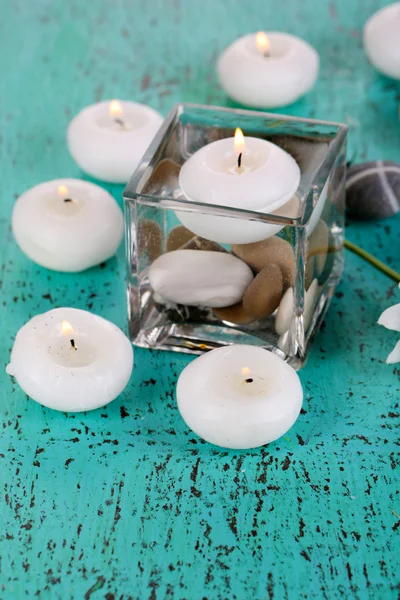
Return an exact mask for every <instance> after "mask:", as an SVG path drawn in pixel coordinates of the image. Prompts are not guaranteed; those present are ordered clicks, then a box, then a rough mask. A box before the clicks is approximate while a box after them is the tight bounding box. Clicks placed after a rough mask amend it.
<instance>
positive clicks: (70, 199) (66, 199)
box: [64, 198, 73, 202]
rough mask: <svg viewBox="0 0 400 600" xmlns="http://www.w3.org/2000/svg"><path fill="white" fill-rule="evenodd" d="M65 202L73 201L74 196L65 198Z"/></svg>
mask: <svg viewBox="0 0 400 600" xmlns="http://www.w3.org/2000/svg"><path fill="white" fill-rule="evenodd" d="M64 202H73V200H72V198H64Z"/></svg>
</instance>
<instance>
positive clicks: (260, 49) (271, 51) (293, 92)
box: [217, 31, 319, 108]
mask: <svg viewBox="0 0 400 600" xmlns="http://www.w3.org/2000/svg"><path fill="white" fill-rule="evenodd" d="M318 69H319V57H318V53H317V52H316V51H315V50H314V48H312V47H311V46H310V45H309V44H308V43H307V42H305V41H304V40H301V39H300V38H298V37H295V36H294V35H289V34H287V33H280V32H277V31H273V32H267V33H264V32H262V31H260V32H258V33H257V34H250V35H246V36H244V37H241V38H240V39H238V40H236V41H235V42H233V44H231V45H230V46H229V47H228V48H227V49H226V50H225V51H224V52H223V54H222V55H221V57H220V59H219V61H218V65H217V70H218V76H219V79H220V82H221V85H222V87H223V88H224V90H225V91H226V93H227V94H228V96H230V97H231V98H233V99H234V100H236V101H237V102H240V103H241V104H243V105H245V106H252V107H255V108H273V107H277V106H285V105H287V104H291V103H292V102H295V100H297V99H298V98H300V97H301V96H303V95H304V94H305V93H306V92H308V91H309V90H310V89H311V88H312V87H313V85H314V84H315V81H316V79H317V77H318Z"/></svg>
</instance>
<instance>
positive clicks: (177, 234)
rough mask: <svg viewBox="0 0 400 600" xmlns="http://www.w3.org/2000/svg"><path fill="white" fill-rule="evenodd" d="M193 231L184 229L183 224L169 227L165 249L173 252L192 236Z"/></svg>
mask: <svg viewBox="0 0 400 600" xmlns="http://www.w3.org/2000/svg"><path fill="white" fill-rule="evenodd" d="M194 235H195V234H194V233H193V232H192V231H189V229H186V227H184V226H183V225H178V226H177V227H174V228H173V229H171V231H170V232H169V234H168V237H167V245H166V251H167V252H173V251H174V250H179V248H182V246H183V245H184V244H186V243H187V242H188V241H189V240H191V239H192V237H194Z"/></svg>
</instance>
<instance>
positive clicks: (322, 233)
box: [306, 219, 329, 290]
mask: <svg viewBox="0 0 400 600" xmlns="http://www.w3.org/2000/svg"><path fill="white" fill-rule="evenodd" d="M328 250H329V229H328V226H327V224H326V223H325V221H323V220H322V219H320V220H319V221H318V223H317V225H316V227H315V228H314V231H313V232H312V234H311V235H310V237H309V238H308V242H307V263H306V290H308V288H309V287H310V286H311V284H312V282H313V280H314V279H315V277H317V278H319V277H320V276H321V274H322V273H323V271H324V268H325V264H326V259H327V256H328Z"/></svg>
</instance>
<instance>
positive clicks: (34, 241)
mask: <svg viewBox="0 0 400 600" xmlns="http://www.w3.org/2000/svg"><path fill="white" fill-rule="evenodd" d="M12 230H13V233H14V237H15V240H16V242H17V244H18V245H19V247H20V248H21V250H22V251H23V252H25V254H26V255H27V256H28V257H29V258H30V259H31V260H33V261H34V262H36V263H37V264H39V265H41V266H43V267H46V268H47V269H54V270H56V271H74V272H75V271H83V270H84V269H88V268H89V267H92V266H94V265H97V264H99V263H101V262H103V261H105V260H107V259H108V258H110V257H111V256H113V255H114V254H115V252H116V251H117V249H118V247H119V245H120V243H121V240H122V236H123V230H124V224H123V216H122V211H121V209H120V208H119V206H118V204H117V203H116V201H115V200H114V198H113V197H112V196H111V194H109V193H108V192H106V191H105V190H103V189H102V188H101V187H99V186H97V185H94V184H93V183H89V182H87V181H80V180H78V179H55V180H53V181H47V182H45V183H41V184H39V185H36V186H35V187H33V188H31V189H30V190H28V191H26V192H25V193H24V194H22V196H20V197H19V198H18V200H17V202H16V203H15V206H14V210H13V214H12Z"/></svg>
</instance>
